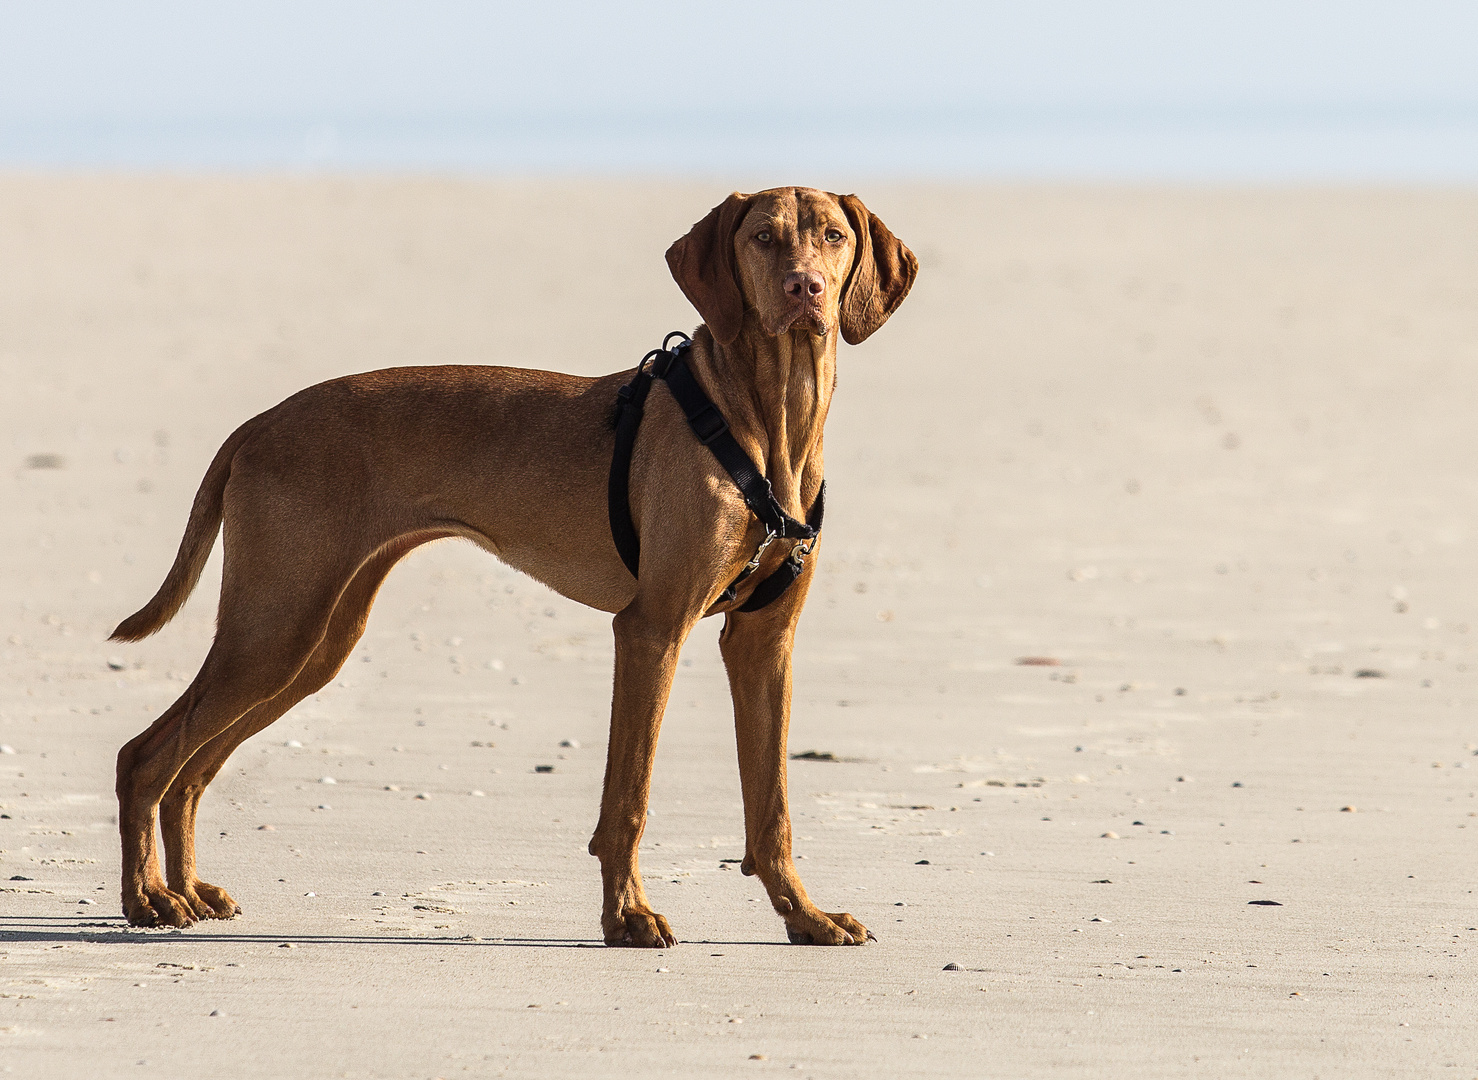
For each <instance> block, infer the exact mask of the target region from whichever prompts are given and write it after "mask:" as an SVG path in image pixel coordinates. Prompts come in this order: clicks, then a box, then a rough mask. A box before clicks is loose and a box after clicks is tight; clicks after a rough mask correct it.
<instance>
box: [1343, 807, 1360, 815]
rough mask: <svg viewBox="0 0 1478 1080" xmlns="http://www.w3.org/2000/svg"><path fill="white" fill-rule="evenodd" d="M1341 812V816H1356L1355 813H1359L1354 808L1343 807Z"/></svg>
mask: <svg viewBox="0 0 1478 1080" xmlns="http://www.w3.org/2000/svg"><path fill="white" fill-rule="evenodd" d="M1339 812H1340V813H1341V814H1354V813H1357V811H1356V810H1355V808H1354V807H1353V806H1341V807H1340V808H1339Z"/></svg>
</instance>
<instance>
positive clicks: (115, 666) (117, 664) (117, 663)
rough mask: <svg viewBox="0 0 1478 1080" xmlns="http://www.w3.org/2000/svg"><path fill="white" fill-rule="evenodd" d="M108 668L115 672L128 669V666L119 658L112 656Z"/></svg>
mask: <svg viewBox="0 0 1478 1080" xmlns="http://www.w3.org/2000/svg"><path fill="white" fill-rule="evenodd" d="M108 667H109V668H110V669H112V670H113V671H122V670H123V669H124V668H126V667H128V664H127V663H125V662H124V661H123V660H122V659H121V658H119V657H117V656H110V657H108Z"/></svg>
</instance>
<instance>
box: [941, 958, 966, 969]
mask: <svg viewBox="0 0 1478 1080" xmlns="http://www.w3.org/2000/svg"><path fill="white" fill-rule="evenodd" d="M940 970H942V971H964V970H965V969H964V968H962V967H960V965H959V964H956V963H955V962H954V961H953V960H951V961H950V962H949V963H947V964H945V965H944V967H943V968H942V969H940Z"/></svg>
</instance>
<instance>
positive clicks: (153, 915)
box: [123, 885, 195, 927]
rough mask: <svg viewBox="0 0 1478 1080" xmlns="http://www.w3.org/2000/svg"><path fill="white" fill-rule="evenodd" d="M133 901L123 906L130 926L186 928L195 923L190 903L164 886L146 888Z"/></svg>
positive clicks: (126, 902)
mask: <svg viewBox="0 0 1478 1080" xmlns="http://www.w3.org/2000/svg"><path fill="white" fill-rule="evenodd" d="M132 899H133V902H132V903H129V902H128V901H127V900H125V902H124V905H123V914H124V915H125V916H126V917H127V918H128V922H129V925H130V926H173V927H186V926H192V925H194V923H195V913H194V911H193V910H192V909H191V907H190V904H189V902H188V901H187V900H186V899H185V898H184V897H183V896H181V895H180V894H179V893H176V892H172V891H171V890H169V889H167V888H165V887H164V886H163V885H159V886H155V887H153V888H146V889H145V890H144V891H143V893H142V894H141V895H139V896H137V897H133V898H132Z"/></svg>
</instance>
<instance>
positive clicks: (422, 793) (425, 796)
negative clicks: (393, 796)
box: [416, 791, 431, 802]
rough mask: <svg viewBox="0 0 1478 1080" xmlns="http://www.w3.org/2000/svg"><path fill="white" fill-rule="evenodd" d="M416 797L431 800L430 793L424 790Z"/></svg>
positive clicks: (425, 800)
mask: <svg viewBox="0 0 1478 1080" xmlns="http://www.w3.org/2000/svg"><path fill="white" fill-rule="evenodd" d="M416 798H418V799H420V800H421V801H422V802H427V801H429V800H430V798H431V796H430V794H429V793H427V792H424V791H422V792H419V793H418V794H417V795H416Z"/></svg>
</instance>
